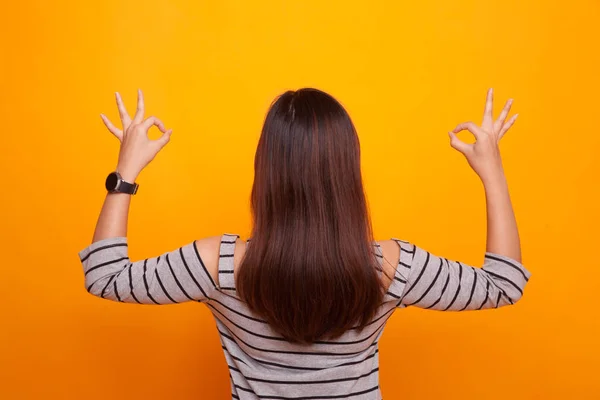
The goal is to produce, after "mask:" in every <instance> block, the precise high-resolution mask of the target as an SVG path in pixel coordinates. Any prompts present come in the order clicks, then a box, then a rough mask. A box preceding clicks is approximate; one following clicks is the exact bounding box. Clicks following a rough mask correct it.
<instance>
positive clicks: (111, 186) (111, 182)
mask: <svg viewBox="0 0 600 400" xmlns="http://www.w3.org/2000/svg"><path fill="white" fill-rule="evenodd" d="M118 182H119V177H118V176H117V174H115V173H114V172H111V173H110V174H108V176H107V177H106V182H105V184H104V186H106V190H108V191H111V190H115V189H116V188H117V183H118Z"/></svg>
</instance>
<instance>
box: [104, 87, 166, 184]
mask: <svg viewBox="0 0 600 400" xmlns="http://www.w3.org/2000/svg"><path fill="white" fill-rule="evenodd" d="M115 96H116V100H117V108H118V109H119V116H120V117H121V124H122V126H123V129H118V128H117V127H115V126H114V125H113V123H112V122H110V120H109V119H108V118H107V117H106V116H105V115H104V114H100V117H101V118H102V121H104V125H106V127H107V128H108V130H109V131H110V132H111V133H112V134H113V135H115V136H116V137H117V139H119V141H120V142H121V148H120V151H119V161H118V163H117V171H118V172H119V173H120V174H121V176H122V177H123V179H125V180H126V181H128V182H134V181H135V178H136V177H137V176H138V175H139V173H140V172H141V171H142V169H144V167H146V165H148V164H149V163H150V161H152V160H153V159H154V157H155V156H156V154H158V152H159V151H160V150H161V149H162V148H163V147H164V146H165V145H166V144H167V143H168V142H169V140H170V138H171V132H172V129H169V130H166V129H165V126H164V124H163V123H162V121H161V120H160V119H158V118H156V117H148V118H146V119H144V95H143V93H142V91H141V90H139V89H138V102H137V110H136V113H135V116H134V117H133V119H131V117H130V116H129V114H128V113H127V110H126V109H125V106H124V105H123V100H122V99H121V95H120V94H119V93H118V92H117V93H115ZM153 125H156V127H158V129H160V131H161V132H162V133H163V134H162V136H161V137H160V138H158V139H156V140H150V139H149V138H148V130H149V129H150V128H151V127H152V126H153Z"/></svg>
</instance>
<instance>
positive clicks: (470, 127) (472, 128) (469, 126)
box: [452, 121, 483, 139]
mask: <svg viewBox="0 0 600 400" xmlns="http://www.w3.org/2000/svg"><path fill="white" fill-rule="evenodd" d="M465 130H467V131H469V132H471V133H472V134H473V136H475V139H479V138H480V137H481V135H482V133H483V132H482V131H481V129H480V128H479V127H478V126H477V125H475V123H473V122H471V121H469V122H463V123H462V124H458V125H457V126H456V128H454V129H453V130H452V132H454V133H458V132H460V131H465Z"/></svg>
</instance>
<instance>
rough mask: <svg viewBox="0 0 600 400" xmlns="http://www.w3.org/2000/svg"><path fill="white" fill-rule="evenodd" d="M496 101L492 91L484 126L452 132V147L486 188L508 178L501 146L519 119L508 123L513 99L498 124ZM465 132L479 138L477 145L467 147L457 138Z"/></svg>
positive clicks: (467, 126)
mask: <svg viewBox="0 0 600 400" xmlns="http://www.w3.org/2000/svg"><path fill="white" fill-rule="evenodd" d="M493 97H494V93H493V89H489V90H488V93H487V100H486V104H485V111H484V113H483V122H482V124H481V126H477V125H476V124H475V123H473V122H464V123H462V124H458V126H457V127H456V128H454V129H453V130H452V131H450V132H448V134H449V135H450V145H451V146H452V147H453V148H454V149H456V150H458V151H459V152H461V153H462V154H463V155H464V156H465V157H466V158H467V161H468V162H469V165H470V166H471V168H473V170H474V171H475V173H477V175H479V177H480V178H481V180H482V182H483V184H484V185H485V184H487V183H490V182H493V181H494V180H495V179H496V178H498V177H501V178H502V177H503V176H504V170H503V167H502V158H501V157H500V149H499V148H498V142H499V141H500V139H502V136H504V134H505V133H506V132H507V131H508V129H509V128H510V127H511V126H512V125H513V124H514V123H515V120H516V119H517V117H518V115H519V114H515V115H514V116H513V117H511V118H510V119H509V120H508V121H506V117H507V116H508V113H509V111H510V107H511V105H512V99H509V100H508V101H507V102H506V105H505V106H504V109H503V110H502V112H501V113H500V116H499V117H498V119H497V120H496V121H494V118H493V114H492V109H493V103H494V99H493ZM463 130H468V131H469V132H471V133H472V134H473V136H475V140H476V141H475V143H473V144H469V143H465V142H463V141H462V140H460V139H459V138H458V137H457V136H456V134H457V133H458V132H461V131H463Z"/></svg>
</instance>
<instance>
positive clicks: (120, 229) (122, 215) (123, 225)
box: [92, 167, 137, 243]
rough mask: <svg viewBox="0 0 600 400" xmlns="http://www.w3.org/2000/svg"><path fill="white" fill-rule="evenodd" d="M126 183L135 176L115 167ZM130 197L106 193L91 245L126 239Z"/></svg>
mask: <svg viewBox="0 0 600 400" xmlns="http://www.w3.org/2000/svg"><path fill="white" fill-rule="evenodd" d="M117 170H118V171H119V172H120V173H121V176H122V177H123V179H124V180H126V181H127V182H134V181H135V179H136V177H137V174H135V173H132V172H129V171H127V170H123V169H122V168H119V167H117ZM130 202H131V195H130V194H127V193H107V194H106V197H105V199H104V204H103V205H102V210H101V211H100V216H99V217H98V222H97V223H96V229H95V231H94V238H93V239H92V243H94V242H97V241H98V240H102V239H106V238H111V237H121V236H123V237H127V220H128V216H129V204H130Z"/></svg>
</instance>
